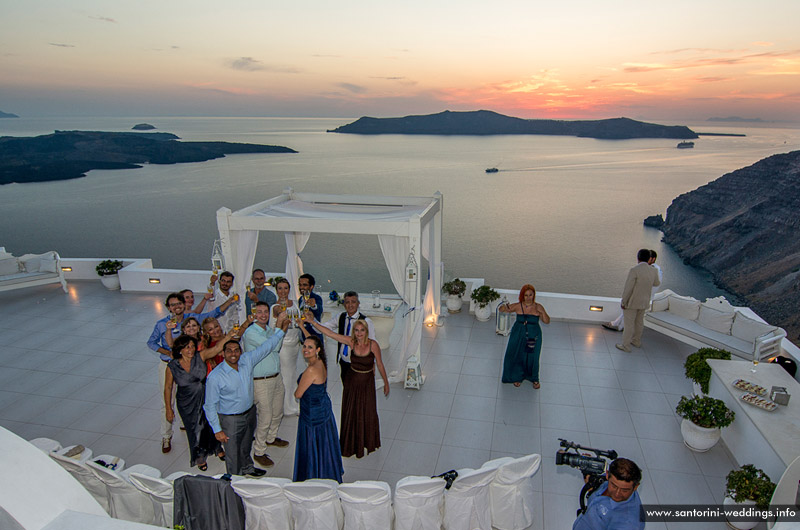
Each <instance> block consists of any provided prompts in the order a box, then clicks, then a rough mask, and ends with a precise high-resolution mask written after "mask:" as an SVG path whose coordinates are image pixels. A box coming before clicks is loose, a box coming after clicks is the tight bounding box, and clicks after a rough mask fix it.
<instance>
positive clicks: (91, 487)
mask: <svg viewBox="0 0 800 530" xmlns="http://www.w3.org/2000/svg"><path fill="white" fill-rule="evenodd" d="M49 454H50V458H52V459H53V460H55V461H56V462H58V464H59V465H60V466H61V467H63V468H64V469H66V470H67V471H68V472H69V474H70V475H72V476H73V477H75V480H77V481H78V482H79V483H80V484H81V486H83V487H84V488H86V491H88V492H89V493H91V494H92V497H94V499H95V500H96V501H97V502H98V503H99V504H100V506H102V507H103V509H104V510H105V511H106V512H107V513H108V514H109V515H111V508H110V506H109V501H108V489H106V485H105V484H104V483H103V481H102V480H100V479H99V478H97V476H95V474H94V473H92V472H91V470H90V469H89V468H88V467H87V465H86V464H84V463H83V462H81V461H79V460H75V459H74V458H67V457H66V456H62V455H60V454H58V453H49Z"/></svg>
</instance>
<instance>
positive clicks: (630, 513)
mask: <svg viewBox="0 0 800 530" xmlns="http://www.w3.org/2000/svg"><path fill="white" fill-rule="evenodd" d="M606 478H607V479H608V482H604V483H603V484H602V485H601V486H600V487H599V488H597V491H595V492H594V493H592V494H591V495H590V496H589V501H588V503H587V506H586V513H585V514H582V515H579V516H578V518H577V519H575V523H574V524H573V525H572V530H602V529H606V528H607V529H615V530H642V529H643V528H644V522H643V521H641V516H640V514H641V512H642V501H641V500H640V499H639V494H638V493H636V488H638V487H639V483H640V482H641V481H642V470H641V469H639V466H637V465H636V464H635V463H634V462H633V461H631V460H628V459H627V458H617V459H616V460H614V461H613V462H611V465H610V466H609V467H608V471H607V472H606Z"/></svg>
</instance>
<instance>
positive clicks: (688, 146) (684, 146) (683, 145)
mask: <svg viewBox="0 0 800 530" xmlns="http://www.w3.org/2000/svg"><path fill="white" fill-rule="evenodd" d="M692 147H694V142H681V143H679V144H678V149H691V148H692Z"/></svg>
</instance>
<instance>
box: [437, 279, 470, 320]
mask: <svg viewBox="0 0 800 530" xmlns="http://www.w3.org/2000/svg"><path fill="white" fill-rule="evenodd" d="M442 291H444V292H445V293H447V311H448V312H450V313H460V312H461V302H462V299H461V297H462V296H463V295H464V293H465V292H467V284H466V283H464V281H463V280H460V279H458V278H455V279H453V280H450V281H449V282H445V283H444V285H442Z"/></svg>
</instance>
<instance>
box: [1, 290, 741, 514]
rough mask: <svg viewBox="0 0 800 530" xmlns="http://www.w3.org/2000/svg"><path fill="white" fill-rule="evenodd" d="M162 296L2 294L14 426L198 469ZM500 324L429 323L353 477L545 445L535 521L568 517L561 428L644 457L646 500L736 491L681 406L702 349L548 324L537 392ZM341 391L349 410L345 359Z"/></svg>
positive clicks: (287, 465) (571, 479)
mask: <svg viewBox="0 0 800 530" xmlns="http://www.w3.org/2000/svg"><path fill="white" fill-rule="evenodd" d="M162 298H163V296H156V295H146V294H127V293H119V292H109V291H106V290H105V289H104V288H103V287H102V286H101V285H100V283H99V282H73V283H71V284H70V286H69V294H66V295H65V294H64V293H63V292H62V291H61V290H60V288H59V287H58V286H45V287H39V288H30V289H26V290H24V291H15V292H6V293H0V342H2V343H3V344H4V345H5V347H4V348H3V349H2V350H0V425H2V426H3V427H6V428H7V429H10V430H11V431H13V432H15V433H17V434H18V435H20V436H22V437H24V438H27V439H31V438H35V437H39V436H46V437H49V438H54V439H56V440H59V441H60V442H61V443H62V444H63V445H68V444H73V443H81V444H83V445H86V446H87V447H91V448H92V449H93V450H94V452H95V454H100V453H109V454H115V455H119V456H121V457H123V458H124V459H125V460H126V461H127V462H128V463H129V464H136V463H145V464H149V465H152V466H155V467H158V468H159V469H161V471H162V473H164V474H165V475H166V474H168V473H172V472H173V471H178V470H186V471H190V470H191V469H190V468H189V465H188V464H189V462H188V460H189V456H188V450H187V446H186V440H185V436H183V435H182V434H181V433H180V432H179V431H178V433H177V434H176V436H175V438H174V439H173V450H172V452H171V453H169V454H166V455H164V454H162V453H161V449H160V436H159V432H158V430H159V423H158V420H159V418H158V416H159V403H160V399H161V398H160V394H159V391H158V387H157V377H156V372H155V370H156V366H157V364H156V362H155V356H154V354H153V352H151V351H150V350H149V349H148V348H147V346H146V344H145V342H146V340H147V338H148V337H149V335H150V332H151V330H152V326H153V324H154V322H155V321H156V320H157V319H158V318H160V317H161V316H163V315H164V314H165V310H164V308H163V304H162ZM493 329H494V328H493V323H480V322H477V321H476V320H475V319H474V317H472V316H471V315H469V314H467V313H461V314H457V315H450V316H448V317H447V318H446V319H445V325H444V327H441V328H425V329H424V332H423V333H424V339H423V341H422V352H423V353H422V355H423V363H424V370H423V371H424V373H425V374H426V376H427V380H426V383H425V385H424V386H423V388H422V389H421V390H418V391H417V390H404V389H403V388H401V387H400V386H399V385H393V386H392V389H391V394H390V396H389V398H388V399H385V398H383V396H382V395H379V397H378V403H379V408H380V410H379V414H380V418H381V434H382V447H381V449H379V450H378V451H376V452H375V453H373V454H371V455H369V456H367V457H365V458H362V459H360V460H357V459H355V458H349V459H345V463H344V466H345V470H346V473H345V480H346V481H354V480H362V479H378V480H385V481H387V482H389V483H390V484H391V485H394V484H395V483H396V482H397V480H399V479H400V478H402V477H404V476H407V475H415V474H417V475H433V474H438V473H442V472H444V471H447V470H449V469H453V468H456V469H457V468H462V467H478V466H480V465H481V464H482V463H483V462H485V461H486V460H489V459H492V458H497V457H500V456H507V455H510V456H516V455H523V454H527V453H541V454H542V468H541V470H540V471H539V473H538V475H537V478H536V481H535V483H536V485H537V486H536V491H537V493H536V499H535V501H536V503H537V505H538V506H540V507H541V509H540V510H538V511H537V515H536V517H537V519H536V522H535V524H534V525H533V526H532V528H548V529H562V528H570V527H571V524H572V521H573V519H574V514H575V509H576V508H577V495H578V492H579V491H580V488H581V486H582V480H581V476H580V473H579V472H577V471H576V470H574V469H572V468H569V467H566V466H556V465H555V457H554V455H555V451H556V450H557V448H558V438H559V437H562V438H567V439H570V440H573V441H576V442H578V443H581V444H583V445H589V446H592V447H597V448H603V449H616V450H617V451H618V452H619V453H620V455H621V456H626V457H628V458H631V459H633V460H634V461H636V462H637V463H638V464H639V465H640V466H641V467H642V468H643V470H644V480H643V483H642V486H641V487H640V489H639V492H640V494H641V496H642V499H643V500H644V501H645V502H649V503H674V504H680V503H704V502H721V501H722V493H723V488H724V479H723V477H724V476H725V475H726V474H727V472H728V471H729V470H730V469H732V468H733V467H735V463H734V461H733V459H732V458H731V456H730V455H729V453H728V451H727V449H726V448H725V447H724V445H723V444H722V443H720V444H718V445H717V446H716V447H715V448H714V449H712V450H711V451H710V452H708V453H705V454H699V453H693V452H691V451H689V450H688V449H686V447H685V446H684V445H683V442H682V438H681V435H680V429H679V421H678V418H677V417H676V416H675V414H674V406H675V403H676V402H677V400H678V399H679V397H680V395H681V394H688V393H690V392H691V385H690V383H689V381H688V380H687V379H685V378H684V376H683V366H682V364H683V359H684V358H685V357H686V355H688V354H689V353H691V352H692V351H693V350H694V349H693V348H691V347H688V346H686V345H684V344H681V343H679V342H676V341H674V340H672V339H670V338H668V337H665V336H662V335H659V334H657V333H654V332H652V331H649V330H646V331H645V335H644V340H643V343H644V346H643V347H642V348H641V349H640V350H635V351H634V352H633V353H630V354H626V353H621V352H619V351H618V350H616V349H615V348H614V343H615V342H617V341H618V340H619V338H620V335H619V334H618V333H614V332H610V331H607V330H604V329H602V328H601V327H600V326H597V325H589V324H583V323H575V322H572V323H570V322H553V323H552V324H550V325H549V326H543V346H544V347H543V353H542V359H541V380H542V388H541V389H540V390H534V389H533V388H532V387H531V385H530V384H525V385H523V386H522V387H520V388H515V387H513V386H512V385H506V384H501V383H500V373H501V370H502V367H501V365H502V359H503V353H504V348H505V339H504V338H503V337H499V336H497V335H495V334H494V331H493ZM329 391H330V394H331V396H332V399H333V401H334V408H337V407H338V405H339V404H340V403H341V383H339V381H338V373H337V371H336V370H333V371H332V373H331V377H330V383H329ZM337 418H338V411H337ZM296 428H297V419H296V417H287V418H285V419H284V421H283V424H282V425H281V428H280V432H279V436H280V437H282V438H284V439H287V440H290V441H291V442H294V439H295V431H296ZM293 445H294V444H293V443H292V445H290V446H289V447H288V448H284V449H274V450H272V451H271V452H270V456H271V457H272V459H273V460H275V462H276V465H275V467H273V468H271V469H270V470H269V473H270V474H271V475H275V476H283V477H291V475H292V469H293V464H294V446H293ZM193 471H196V470H193ZM221 472H224V464H223V463H222V462H219V461H218V460H217V459H214V458H212V459H210V460H209V469H208V471H207V474H216V473H221ZM669 527H670V528H678V527H680V528H693V527H694V526H693V525H690V524H682V525H670V526H669ZM723 527H724V524H722V523H717V524H716V525H704V526H703V528H723ZM648 528H667V525H664V524H652V523H651V524H649V525H648ZM697 528H700V526H697Z"/></svg>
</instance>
